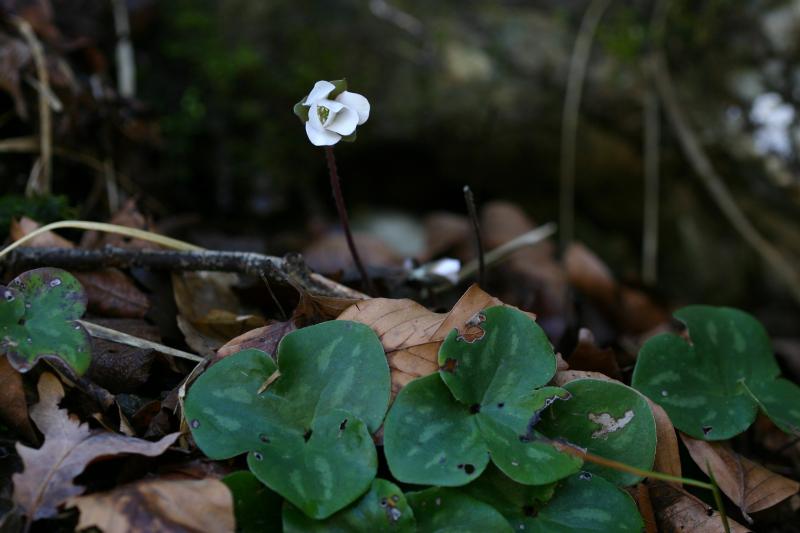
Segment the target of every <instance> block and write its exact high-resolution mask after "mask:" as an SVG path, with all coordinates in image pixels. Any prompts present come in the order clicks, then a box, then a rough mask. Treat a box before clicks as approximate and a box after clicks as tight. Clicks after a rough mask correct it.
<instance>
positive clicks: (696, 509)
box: [648, 480, 750, 533]
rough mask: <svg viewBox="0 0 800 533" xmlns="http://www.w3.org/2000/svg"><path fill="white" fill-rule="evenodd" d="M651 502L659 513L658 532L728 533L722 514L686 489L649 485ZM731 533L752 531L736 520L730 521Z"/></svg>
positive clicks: (657, 514) (655, 481)
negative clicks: (694, 532)
mask: <svg viewBox="0 0 800 533" xmlns="http://www.w3.org/2000/svg"><path fill="white" fill-rule="evenodd" d="M648 487H649V489H650V501H651V502H652V503H653V509H654V510H655V512H656V521H657V522H658V530H659V531H666V532H672V531H687V532H688V531H702V532H703V533H725V528H724V527H723V526H722V520H721V519H720V516H719V513H718V512H717V511H715V510H714V509H713V508H711V507H709V506H708V505H706V504H705V503H703V501H702V500H700V499H699V498H697V497H695V496H692V495H691V494H689V493H688V492H686V491H685V490H683V489H679V488H678V487H676V486H674V485H672V484H670V483H665V482H663V481H657V480H650V481H648ZM728 524H729V525H730V528H731V533H746V532H748V531H750V530H749V529H747V528H746V527H744V526H743V525H741V524H739V523H738V522H736V521H735V520H731V519H730V518H728Z"/></svg>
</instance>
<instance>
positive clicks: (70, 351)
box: [0, 268, 91, 375]
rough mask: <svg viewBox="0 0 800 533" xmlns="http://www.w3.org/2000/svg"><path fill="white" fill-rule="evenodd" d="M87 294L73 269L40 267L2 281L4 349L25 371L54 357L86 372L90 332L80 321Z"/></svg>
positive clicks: (0, 323)
mask: <svg viewBox="0 0 800 533" xmlns="http://www.w3.org/2000/svg"><path fill="white" fill-rule="evenodd" d="M84 311H86V293H85V292H84V290H83V287H82V286H81V284H80V283H79V282H78V280H76V279H75V278H74V277H73V276H72V275H71V274H70V273H69V272H66V271H64V270H60V269H57V268H37V269H35V270H29V271H28V272H25V273H23V274H20V275H19V276H17V277H16V278H14V280H12V281H11V283H9V284H8V286H7V287H2V286H0V353H5V354H6V356H7V357H8V360H9V362H10V363H11V364H12V365H13V366H14V368H16V369H17V370H19V371H20V372H27V371H28V370H30V369H31V368H33V365H35V364H36V361H38V360H39V358H41V357H45V356H54V357H58V358H60V359H62V360H63V361H65V362H66V363H67V364H68V365H69V366H70V367H72V368H73V369H74V370H75V372H76V373H78V374H79V375H80V374H83V373H84V372H86V370H87V369H88V368H89V363H90V361H91V342H90V340H89V335H88V334H87V333H86V331H85V330H84V329H83V326H81V325H80V324H79V323H78V322H77V320H78V319H79V318H80V317H81V316H83V313H84Z"/></svg>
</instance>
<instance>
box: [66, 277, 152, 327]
mask: <svg viewBox="0 0 800 533" xmlns="http://www.w3.org/2000/svg"><path fill="white" fill-rule="evenodd" d="M75 277H76V278H78V281H80V282H81V285H83V288H84V289H86V295H87V296H88V298H89V311H90V312H92V313H95V314H98V315H102V316H109V317H114V318H144V316H145V315H146V314H147V310H148V309H149V308H150V301H149V300H148V299H147V296H146V295H145V294H144V293H143V292H142V291H141V290H139V288H138V287H137V286H136V284H135V283H134V282H133V280H131V278H130V277H128V275H127V274H125V273H124V272H122V271H121V270H119V269H116V268H105V269H103V270H96V271H94V272H75Z"/></svg>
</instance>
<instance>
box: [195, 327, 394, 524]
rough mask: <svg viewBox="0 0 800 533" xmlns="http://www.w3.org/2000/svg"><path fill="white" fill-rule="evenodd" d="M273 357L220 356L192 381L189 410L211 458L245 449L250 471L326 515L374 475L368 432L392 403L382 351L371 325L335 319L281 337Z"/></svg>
mask: <svg viewBox="0 0 800 533" xmlns="http://www.w3.org/2000/svg"><path fill="white" fill-rule="evenodd" d="M277 359H278V364H277V366H276V364H275V363H274V362H273V361H272V360H271V358H270V357H269V356H268V355H267V354H265V353H264V352H261V351H259V350H254V349H250V350H244V351H242V352H239V353H237V354H234V355H231V356H229V357H226V358H225V359H223V360H222V361H220V362H219V363H217V364H216V365H214V366H212V367H211V368H209V369H208V370H207V371H206V372H205V373H203V374H202V375H201V376H200V378H198V379H197V381H196V382H195V383H194V384H193V385H192V387H191V388H190V390H189V393H188V394H187V397H186V401H185V416H186V419H187V420H188V421H189V426H190V427H191V429H192V434H193V436H194V438H195V441H196V442H197V445H198V446H199V447H200V448H201V449H202V450H203V451H204V452H205V453H206V454H207V455H208V456H209V457H211V458H214V459H223V458H229V457H233V456H236V455H239V454H241V453H245V452H248V456H247V463H248V466H249V467H250V469H251V471H252V472H253V473H254V474H255V475H256V477H258V478H259V479H260V480H261V481H262V482H264V483H265V484H266V485H267V486H269V487H270V488H272V489H273V490H275V491H276V492H278V493H279V494H281V495H282V496H283V497H285V498H286V499H287V500H289V501H290V502H292V503H293V504H294V505H296V506H297V507H299V508H300V509H301V510H302V511H303V512H304V513H306V514H307V515H308V516H310V517H312V518H317V519H321V518H326V517H328V516H330V515H331V514H333V513H335V512H336V511H338V510H340V509H342V508H343V507H345V506H347V505H348V504H350V503H351V502H352V501H354V500H355V499H356V498H358V497H359V496H360V495H361V494H363V493H364V492H365V491H366V490H367V489H368V488H369V486H370V483H371V482H372V480H373V478H374V477H375V473H376V470H377V453H376V451H375V445H374V443H373V440H372V437H371V434H372V433H373V432H375V431H376V430H377V429H378V427H379V426H380V424H381V421H382V419H383V415H384V413H385V411H386V407H387V404H388V401H389V386H390V385H389V368H388V365H387V363H386V358H385V357H384V353H383V349H382V347H381V344H380V342H379V341H378V339H377V337H376V336H375V334H374V333H373V332H372V331H371V330H370V329H369V328H368V327H366V326H363V325H361V324H357V323H354V322H347V321H332V322H325V323H322V324H318V325H315V326H310V327H308V328H303V329H301V330H298V331H295V332H293V333H291V334H289V335H287V336H286V337H284V339H283V340H282V341H281V343H280V345H279V347H278V357H277ZM278 368H279V369H280V375H279V377H277V379H274V378H275V375H277V374H275V372H276V371H277V370H278ZM270 377H272V378H273V380H274V382H272V383H271V384H270V385H269V386H268V387H267V388H266V390H265V391H263V392H259V391H260V390H261V389H262V387H263V386H264V384H265V383H266V382H267V380H269V379H270Z"/></svg>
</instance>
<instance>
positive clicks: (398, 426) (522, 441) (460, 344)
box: [384, 307, 581, 486]
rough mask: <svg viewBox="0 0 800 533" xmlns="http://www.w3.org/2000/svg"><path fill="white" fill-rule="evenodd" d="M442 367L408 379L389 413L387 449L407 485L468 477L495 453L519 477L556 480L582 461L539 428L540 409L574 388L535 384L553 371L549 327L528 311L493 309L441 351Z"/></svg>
mask: <svg viewBox="0 0 800 533" xmlns="http://www.w3.org/2000/svg"><path fill="white" fill-rule="evenodd" d="M439 363H440V366H441V370H440V372H439V374H438V375H435V374H434V375H430V376H426V377H424V378H420V379H417V380H415V381H413V382H411V383H410V384H408V385H407V386H406V387H405V388H404V389H403V390H402V391H401V392H400V394H399V395H398V396H397V398H396V400H395V403H394V405H393V406H392V409H391V411H390V412H389V415H388V416H387V418H386V424H385V428H384V429H385V432H384V436H385V438H384V451H385V453H386V458H387V461H388V463H389V468H390V469H391V471H392V474H393V475H394V476H395V477H396V478H397V479H399V480H400V481H404V482H407V483H416V484H434V485H442V486H459V485H464V484H466V483H468V482H470V481H472V480H473V479H475V478H477V477H478V476H479V475H480V474H481V472H483V470H484V468H486V465H487V464H488V463H489V459H490V457H491V459H492V461H493V462H494V463H495V464H496V465H497V466H498V467H499V468H500V469H502V470H503V471H504V472H505V473H506V474H507V475H508V476H510V477H511V478H513V479H515V480H517V481H519V482H522V483H528V484H544V483H550V482H552V481H555V480H557V479H561V478H563V477H566V476H568V475H570V474H572V473H574V472H576V471H577V470H578V468H579V467H580V465H581V461H580V460H579V459H577V458H575V457H572V456H569V455H566V454H564V453H561V452H559V451H557V450H556V449H555V448H554V447H553V446H552V445H551V444H550V443H549V442H548V441H547V439H544V438H543V436H542V435H541V434H540V433H538V431H537V430H536V429H535V426H536V423H537V422H538V420H539V418H540V416H541V413H542V411H543V410H544V409H546V408H547V407H548V406H549V405H550V404H551V403H552V402H554V401H556V400H559V399H560V400H564V399H566V398H567V397H568V396H569V394H568V393H567V392H566V391H564V390H563V389H559V388H557V387H546V388H542V389H537V387H541V386H542V385H544V384H546V383H547V382H548V381H549V380H550V379H551V378H552V376H553V374H554V373H555V367H556V364H555V355H554V353H553V350H552V347H551V346H550V344H549V342H548V341H547V338H546V336H545V335H544V332H542V331H541V329H540V328H539V327H538V326H537V325H536V324H535V323H533V322H531V321H530V319H529V318H528V317H527V316H525V315H524V314H523V313H521V312H520V311H517V310H515V309H512V308H508V307H492V308H489V309H487V310H485V311H483V312H481V313H479V314H478V315H476V318H475V319H474V320H473V321H472V322H471V324H469V328H468V329H467V330H466V331H464V332H458V331H453V332H451V333H450V334H449V335H448V337H447V338H446V340H445V341H444V343H443V344H442V347H441V349H440V353H439Z"/></svg>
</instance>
